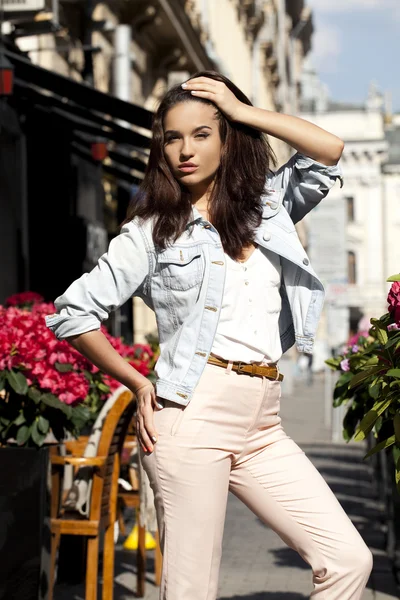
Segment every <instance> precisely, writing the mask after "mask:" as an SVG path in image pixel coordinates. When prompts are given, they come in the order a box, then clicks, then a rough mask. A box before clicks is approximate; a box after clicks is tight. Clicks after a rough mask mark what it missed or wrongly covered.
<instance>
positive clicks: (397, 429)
mask: <svg viewBox="0 0 400 600" xmlns="http://www.w3.org/2000/svg"><path fill="white" fill-rule="evenodd" d="M393 428H394V433H395V436H396V440H397V441H398V442H400V413H396V414H395V415H394V417H393Z"/></svg>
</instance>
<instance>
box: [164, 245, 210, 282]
mask: <svg viewBox="0 0 400 600" xmlns="http://www.w3.org/2000/svg"><path fill="white" fill-rule="evenodd" d="M158 263H159V268H160V273H161V277H162V279H163V282H164V285H165V286H166V287H167V288H169V289H171V290H174V291H186V290H189V289H191V288H193V287H195V286H197V285H199V284H200V283H201V280H202V277H203V260H202V254H201V250H200V249H199V248H196V247H195V248H187V247H182V248H179V247H174V248H171V249H169V250H167V251H165V252H164V253H162V254H160V255H159V256H158Z"/></svg>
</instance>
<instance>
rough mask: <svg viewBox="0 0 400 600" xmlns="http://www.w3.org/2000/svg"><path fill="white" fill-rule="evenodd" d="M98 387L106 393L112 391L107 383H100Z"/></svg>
mask: <svg viewBox="0 0 400 600" xmlns="http://www.w3.org/2000/svg"><path fill="white" fill-rule="evenodd" d="M97 387H98V388H99V390H100V391H102V392H105V393H106V394H108V393H109V391H110V387H109V386H108V385H106V384H105V383H98V384H97Z"/></svg>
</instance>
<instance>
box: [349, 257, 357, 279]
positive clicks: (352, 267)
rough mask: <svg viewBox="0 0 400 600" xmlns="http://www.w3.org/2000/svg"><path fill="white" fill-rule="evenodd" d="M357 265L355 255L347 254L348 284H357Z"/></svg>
mask: <svg viewBox="0 0 400 600" xmlns="http://www.w3.org/2000/svg"><path fill="white" fill-rule="evenodd" d="M356 267H357V265H356V255H355V253H354V252H352V251H350V252H348V253H347V276H348V280H349V283H352V284H354V283H357V268H356Z"/></svg>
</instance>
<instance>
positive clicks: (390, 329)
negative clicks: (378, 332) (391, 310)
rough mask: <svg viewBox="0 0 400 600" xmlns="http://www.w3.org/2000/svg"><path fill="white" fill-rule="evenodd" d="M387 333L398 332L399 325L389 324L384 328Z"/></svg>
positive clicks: (399, 329)
mask: <svg viewBox="0 0 400 600" xmlns="http://www.w3.org/2000/svg"><path fill="white" fill-rule="evenodd" d="M386 329H387V330H388V331H400V324H398V323H390V325H388V326H387V328H386Z"/></svg>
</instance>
